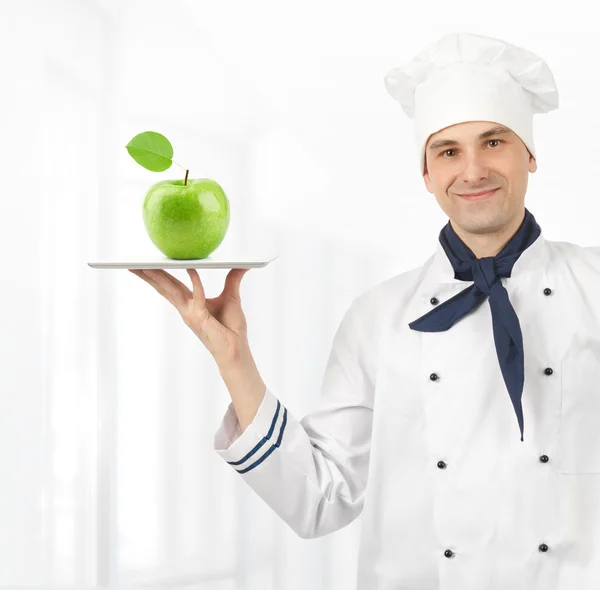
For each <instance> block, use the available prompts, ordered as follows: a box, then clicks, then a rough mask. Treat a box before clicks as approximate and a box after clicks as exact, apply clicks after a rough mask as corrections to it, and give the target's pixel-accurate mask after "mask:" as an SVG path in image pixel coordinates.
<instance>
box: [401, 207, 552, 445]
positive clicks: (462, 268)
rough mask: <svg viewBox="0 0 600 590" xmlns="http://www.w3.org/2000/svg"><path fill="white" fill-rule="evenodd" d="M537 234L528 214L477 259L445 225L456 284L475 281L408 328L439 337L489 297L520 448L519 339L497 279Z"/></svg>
mask: <svg viewBox="0 0 600 590" xmlns="http://www.w3.org/2000/svg"><path fill="white" fill-rule="evenodd" d="M541 231H542V230H541V228H540V226H539V225H538V224H537V222H536V220H535V217H534V216H533V215H532V214H531V213H530V212H529V211H528V210H527V208H526V209H525V218H524V219H523V223H522V224H521V226H520V227H519V229H518V230H517V232H516V233H515V235H514V236H513V237H512V238H511V239H510V241H509V242H508V243H507V244H506V245H505V246H504V248H502V250H501V251H500V252H498V254H496V256H487V257H485V258H475V254H473V252H472V250H471V249H470V248H469V247H468V246H467V245H466V244H465V243H464V242H463V241H462V240H461V239H460V238H459V237H458V235H457V234H456V232H455V231H454V229H453V228H452V225H451V224H450V222H448V223H447V224H446V225H445V226H444V227H443V229H442V231H441V232H440V243H441V244H442V246H443V248H444V250H445V252H446V255H447V256H448V259H449V260H450V262H451V263H452V267H453V268H454V273H455V278H457V279H459V280H461V281H474V283H473V285H471V286H470V287H468V288H467V289H464V290H463V291H461V292H460V293H458V294H457V295H455V296H454V297H452V298H451V299H448V300H447V301H445V302H444V303H442V304H441V305H439V306H438V307H436V308H435V309H432V310H431V311H429V312H427V313H426V314H425V315H423V316H421V317H420V318H418V319H416V320H414V321H413V322H411V323H410V324H408V325H409V327H410V328H412V329H413V330H417V331H420V332H443V331H445V330H448V329H449V328H451V327H452V326H453V325H454V324H455V323H456V322H458V320H460V319H461V318H463V317H464V316H466V315H467V314H469V313H471V311H473V310H474V309H476V308H477V307H478V306H479V305H481V304H482V303H483V302H484V300H485V298H486V297H488V296H489V298H490V308H491V311H492V326H493V330H494V342H495V344H496V354H497V355H498V361H499V363H500V369H501V371H502V376H503V377H504V383H505V384H506V387H507V388H508V393H509V395H510V399H511V400H512V404H513V407H514V409H515V413H516V414H517V420H518V422H519V428H520V429H521V442H522V441H523V408H522V406H521V396H522V393H523V382H524V379H525V370H524V357H523V335H522V333H521V326H520V324H519V318H518V317H517V314H516V313H515V310H514V308H513V306H512V304H511V302H510V299H509V298H508V292H507V291H506V289H505V287H504V285H503V284H502V282H501V281H500V277H510V275H511V272H512V268H513V265H514V263H515V262H516V260H517V259H518V258H519V256H521V254H522V253H523V251H524V250H526V249H527V248H529V246H531V244H533V242H535V240H536V239H537V237H538V236H539V235H540V233H541Z"/></svg>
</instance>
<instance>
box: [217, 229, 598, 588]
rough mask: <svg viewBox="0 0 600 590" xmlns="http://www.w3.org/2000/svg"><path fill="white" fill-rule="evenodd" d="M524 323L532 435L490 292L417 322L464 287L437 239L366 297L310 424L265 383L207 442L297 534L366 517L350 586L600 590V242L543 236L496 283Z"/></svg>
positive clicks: (318, 532) (347, 323)
mask: <svg viewBox="0 0 600 590" xmlns="http://www.w3.org/2000/svg"><path fill="white" fill-rule="evenodd" d="M500 280H501V281H502V284H503V285H504V287H505V288H506V290H507V291H508V295H509V298H510V301H511V303H512V305H513V307H514V309H515V311H516V313H517V316H518V318H519V322H520V325H521V330H522V333H523V344H524V362H525V381H524V387H523V396H522V403H523V414H524V434H523V438H524V441H521V440H520V437H521V434H520V431H519V425H518V422H517V417H516V414H515V411H514V409H513V406H512V403H511V399H510V396H509V393H508V390H507V388H506V385H505V383H504V380H503V378H502V374H501V370H500V365H499V362H498V357H497V354H496V347H495V344H494V337H493V331H492V317H491V311H490V306H489V300H485V301H484V303H483V304H482V305H480V306H479V307H478V308H476V309H475V310H474V311H472V312H471V313H470V314H469V315H467V316H466V317H464V318H463V319H462V320H460V321H459V322H457V323H456V324H455V325H454V326H452V327H451V328H450V329H449V330H447V331H444V332H419V331H415V330H412V329H410V328H409V327H408V324H409V322H411V321H413V320H415V319H416V318H418V317H420V316H422V315H423V314H425V313H426V312H428V311H430V310H431V309H432V308H433V306H434V305H439V304H441V303H443V302H444V301H446V300H448V299H450V298H451V297H453V296H454V295H456V294H457V293H459V292H460V291H462V290H463V289H466V288H468V287H469V286H470V285H471V284H472V283H471V282H469V281H460V280H458V279H455V278H454V270H453V268H452V265H451V263H450V261H449V260H448V257H447V256H446V253H445V251H444V249H443V248H442V245H441V244H440V243H439V242H438V246H437V250H436V252H435V254H434V255H433V256H432V257H431V258H429V259H428V260H427V261H426V262H425V263H424V264H423V265H422V266H419V267H417V268H415V269H413V270H409V271H407V272H404V273H402V274H399V275H396V276H394V277H392V278H390V279H387V280H385V281H383V282H381V283H379V284H377V285H375V286H374V287H371V288H370V289H369V290H368V291H366V292H364V293H362V294H361V295H359V296H358V297H356V298H355V299H354V300H353V301H352V303H351V305H350V306H349V308H348V310H347V311H346V313H345V315H344V316H343V319H342V321H341V323H340V326H339V328H338V330H337V332H336V334H335V337H334V340H333V344H332V349H331V353H330V357H329V360H328V363H327V365H326V369H325V375H324V379H323V385H322V389H321V392H320V401H319V404H318V407H317V408H316V409H315V411H314V412H312V413H310V414H308V415H307V416H305V417H304V418H303V419H302V420H300V421H298V419H297V418H296V417H295V416H293V415H292V414H291V413H290V412H288V411H287V408H286V407H285V405H284V404H283V403H282V401H281V400H280V399H279V398H278V397H277V396H276V394H275V392H274V391H272V390H271V389H270V388H269V387H268V386H267V389H266V392H265V396H264V399H263V400H262V403H261V405H260V407H259V409H258V412H257V414H256V416H255V417H254V420H253V421H252V423H251V424H250V425H249V426H248V427H247V429H246V430H245V431H244V432H243V433H241V434H240V427H239V423H238V421H237V418H236V414H235V410H234V408H233V404H230V405H229V407H228V409H227V411H226V413H225V415H224V417H223V420H222V422H221V424H220V426H219V428H218V430H217V432H216V434H215V437H214V449H215V451H216V452H217V453H218V454H219V455H220V456H221V457H222V458H223V459H225V460H226V461H227V462H228V463H229V464H230V465H231V466H232V468H233V469H235V470H236V471H237V472H238V473H239V474H240V476H241V477H242V478H243V480H244V481H245V482H246V483H247V484H248V485H249V486H250V487H251V488H252V489H253V490H255V491H256V493H257V494H259V495H260V496H261V497H262V499H263V500H264V501H265V502H266V503H267V504H268V505H269V506H270V507H271V508H272V509H273V510H274V511H275V512H276V513H277V514H278V515H279V516H280V517H281V518H282V519H283V520H284V521H285V522H286V523H287V524H288V525H289V526H290V527H291V528H292V529H293V530H294V531H295V532H296V533H297V534H298V535H299V536H300V537H302V538H305V539H310V538H315V537H321V536H323V535H327V534H329V533H332V532H334V531H336V530H339V529H341V528H342V527H344V526H346V525H347V524H349V523H350V522H352V521H353V520H354V519H355V518H357V517H358V516H359V515H360V514H361V513H362V516H363V520H362V523H361V525H362V526H361V538H360V550H359V563H358V571H357V590H400V589H410V590H417V589H427V590H437V589H441V590H483V589H487V590H537V589H539V590H592V589H594V590H598V589H600V247H584V246H579V245H576V244H572V243H569V242H558V241H550V240H545V239H544V237H543V234H540V235H539V236H538V238H537V240H536V241H535V242H534V243H533V244H532V245H531V246H530V247H529V248H527V249H526V250H525V251H524V252H523V253H522V254H521V256H520V257H519V258H518V259H517V260H516V262H515V264H514V266H513V270H512V276H510V277H502V278H501V279H500Z"/></svg>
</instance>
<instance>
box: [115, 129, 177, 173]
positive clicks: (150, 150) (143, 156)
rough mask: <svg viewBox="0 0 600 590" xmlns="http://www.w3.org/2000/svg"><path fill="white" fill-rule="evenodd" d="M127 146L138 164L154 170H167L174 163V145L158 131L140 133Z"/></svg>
mask: <svg viewBox="0 0 600 590" xmlns="http://www.w3.org/2000/svg"><path fill="white" fill-rule="evenodd" d="M125 147H126V148H127V151H128V152H129V155H130V156H131V157H132V158H133V159H134V160H135V161H136V162H137V163H138V164H140V165H141V166H143V167H144V168H146V169H148V170H151V171H152V172H162V171H163V170H167V168H169V167H170V166H171V164H172V163H173V160H172V159H171V158H173V146H172V145H171V143H170V142H169V140H168V139H167V138H166V137H165V136H164V135H161V134H160V133H156V131H144V132H143V133H138V135H136V136H135V137H134V138H133V139H132V140H131V141H130V142H129V143H128V144H127V145H126V146H125Z"/></svg>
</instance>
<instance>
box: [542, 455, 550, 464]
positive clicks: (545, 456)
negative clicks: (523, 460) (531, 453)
mask: <svg viewBox="0 0 600 590" xmlns="http://www.w3.org/2000/svg"><path fill="white" fill-rule="evenodd" d="M540 461H541V462H542V463H548V461H550V459H549V458H548V455H542V456H541V457H540Z"/></svg>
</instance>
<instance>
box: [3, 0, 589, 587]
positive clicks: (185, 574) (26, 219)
mask: <svg viewBox="0 0 600 590" xmlns="http://www.w3.org/2000/svg"><path fill="white" fill-rule="evenodd" d="M549 6H550V5H549V4H547V3H542V2H527V3H524V2H522V1H519V2H503V3H501V4H489V5H487V4H485V3H482V2H473V3H467V2H463V3H447V2H438V1H434V0H430V1H429V2H426V3H401V2H397V1H396V2H368V3H367V2H360V3H359V2H357V3H349V2H332V1H329V2H325V1H320V2H315V1H313V2H307V1H303V2H302V3H285V2H259V1H253V2H241V1H240V2H225V1H216V0H214V1H212V2H197V1H193V0H169V1H166V0H164V1H162V2H161V1H157V0H121V1H117V0H115V1H110V0H103V1H100V0H97V1H92V0H78V1H75V0H53V1H47V2H43V1H42V0H37V1H35V0H18V1H17V0H13V1H11V2H9V1H3V2H2V3H1V4H0V68H1V70H0V73H1V75H2V78H1V80H2V86H1V95H0V133H1V135H0V166H1V168H0V169H1V171H2V179H1V183H2V184H1V188H0V257H1V265H0V277H1V281H0V289H1V290H0V303H1V306H0V477H1V479H0V484H1V485H0V586H1V587H14V586H36V587H43V588H51V587H68V586H76V587H78V588H81V587H95V586H100V585H104V586H106V585H110V586H111V587H125V586H130V585H138V584H139V585H141V584H144V585H154V586H156V587H158V586H160V587H172V588H175V587H177V588H190V589H191V588H195V589H203V590H225V589H227V590H230V589H243V590H281V589H285V590H305V589H306V588H311V590H342V589H343V590H352V588H354V584H355V574H356V565H355V564H356V557H357V550H358V538H359V533H360V517H359V518H358V519H357V520H356V521H355V522H353V523H352V524H351V525H349V526H348V527H346V528H345V529H343V530H340V531H338V532H336V533H335V534H333V535H330V536H328V537H324V538H320V539H314V540H302V539H300V538H299V537H298V536H297V535H296V534H295V533H294V532H293V531H291V530H290V529H289V528H288V527H287V525H285V524H284V523H282V522H281V521H280V520H278V518H277V517H276V515H275V514H274V513H273V512H272V511H271V510H270V508H269V507H268V506H266V505H265V504H264V502H263V501H262V500H261V499H260V498H258V497H257V496H256V495H255V494H254V493H253V492H252V490H251V489H250V488H249V487H248V486H246V485H245V484H244V483H243V482H242V480H241V478H240V477H239V476H238V475H237V474H236V472H235V471H234V470H233V469H231V467H230V466H229V465H227V464H226V463H225V462H223V461H222V460H221V459H220V458H219V457H218V456H217V455H216V453H214V451H213V447H212V444H213V435H214V432H215V431H216V429H217V427H218V425H219V423H220V421H221V418H222V416H223V414H224V412H225V409H226V407H227V405H228V403H229V401H230V399H229V396H228V393H227V390H226V388H225V386H224V384H223V383H222V382H221V380H220V375H219V373H218V370H217V367H216V365H215V363H214V361H213V359H212V357H211V356H210V355H209V354H208V352H207V351H206V350H205V349H204V347H203V346H202V344H201V343H200V341H199V340H198V339H197V338H196V337H195V336H194V334H193V333H192V332H191V331H190V330H189V329H188V328H187V327H186V326H185V325H184V324H183V322H182V321H181V318H180V317H179V315H178V313H177V311H176V310H175V309H174V308H173V307H172V306H171V305H170V304H169V303H168V302H167V301H166V300H165V299H163V298H162V297H161V296H160V295H159V294H158V293H156V292H155V291H153V289H152V288H151V287H150V286H149V285H147V284H146V283H144V282H143V281H141V280H140V279H139V278H137V277H135V276H134V275H132V274H131V273H128V272H127V271H125V270H123V271H108V270H96V269H92V268H90V267H89V266H88V265H87V262H88V261H90V260H94V259H98V258H100V257H102V256H121V255H123V256H126V255H127V254H128V253H130V252H148V253H155V252H156V250H155V248H154V246H153V245H152V244H151V242H150V240H149V238H148V236H147V234H146V233H145V229H144V226H143V223H142V215H141V205H142V200H143V197H144V194H145V191H146V190H147V189H148V187H149V186H150V185H151V184H153V183H154V182H157V181H158V180H160V179H163V178H179V177H180V176H181V175H182V174H181V173H182V171H181V169H180V168H178V167H177V166H173V167H172V168H171V169H170V170H167V171H165V172H162V173H152V172H149V171H148V170H145V169H144V168H142V167H140V166H139V165H138V164H136V163H135V162H134V161H133V160H132V159H131V158H130V156H129V155H128V154H127V152H126V150H125V148H124V146H125V144H126V143H127V142H128V141H129V140H130V139H131V138H132V137H133V136H134V135H136V134H137V133H139V132H141V131H145V130H155V131H159V132H160V133H163V134H164V135H166V136H167V137H168V138H169V139H170V141H171V143H172V144H173V146H174V149H175V154H174V159H175V160H176V161H177V162H179V163H182V164H184V165H185V166H187V167H188V168H189V169H190V177H192V178H200V177H208V178H212V179H214V180H216V181H217V182H219V183H220V184H221V185H222V186H223V188H224V190H225V192H226V194H227V196H228V198H229V200H230V204H231V224H230V228H229V230H228V234H227V236H226V238H225V241H224V243H223V248H228V249H229V248H231V249H235V250H237V251H240V250H241V251H247V252H248V253H250V254H253V253H255V252H265V251H266V252H269V253H270V252H273V253H274V254H276V255H278V256H279V258H278V259H277V260H275V261H274V262H272V263H271V264H269V265H268V266H267V267H265V268H262V269H253V270H251V271H250V272H249V273H247V274H246V276H245V277H244V279H243V280H242V286H241V294H242V301H243V306H244V310H245V313H246V316H247V318H248V327H249V335H250V343H251V348H252V352H253V355H254V357H255V360H256V362H257V366H258V368H259V370H260V372H261V375H262V377H263V379H264V381H265V382H266V383H267V384H268V386H269V387H270V388H271V389H272V390H273V391H274V392H275V394H276V395H277V396H278V397H279V398H280V399H281V400H282V402H283V403H284V404H285V405H286V407H287V408H288V410H289V411H290V412H292V413H293V414H294V415H295V416H296V417H297V418H301V417H302V416H303V415H305V414H306V413H308V412H310V411H311V409H312V408H314V407H315V405H316V402H317V400H318V396H319V389H320V386H321V379H322V376H323V370H324V367H325V363H326V361H327V356H328V353H329V349H330V345H331V340H332V337H333V334H334V332H335V330H336V329H337V327H338V324H339V321H340V319H341V317H342V315H343V314H344V312H345V311H346V309H347V307H348V306H349V304H350V302H351V301H352V300H353V299H354V298H355V297H356V296H358V295H359V294H360V293H362V292H364V291H365V290H366V289H368V288H370V287H371V286H373V285H374V284H376V283H379V282H380V281H383V280H385V279H387V278H389V277H391V276H393V275H395V274H398V273H401V272H404V271H407V270H409V269H411V268H413V267H415V266H418V265H420V264H422V263H423V262H424V261H425V260H426V259H427V258H429V256H430V255H431V254H432V253H433V251H434V249H435V243H436V240H437V237H438V234H439V231H440V229H441V228H442V227H443V225H444V224H445V223H446V222H447V218H446V217H445V216H444V214H443V212H442V211H441V210H440V208H439V206H438V205H437V202H436V201H435V198H434V196H433V195H431V194H429V193H428V192H427V191H426V188H425V185H424V182H423V179H422V177H421V175H420V174H419V170H418V165H417V161H418V160H417V154H416V150H415V146H414V143H413V135H412V133H413V128H412V122H411V121H410V120H409V119H408V118H407V117H406V116H405V115H404V113H403V112H402V110H401V108H400V105H399V104H398V103H396V102H395V101H394V100H393V99H392V98H391V97H390V96H389V95H388V94H387V92H386V90H385V88H384V84H383V77H384V75H385V74H386V73H387V72H388V71H389V70H390V69H392V68H394V67H396V66H398V65H401V64H403V63H405V62H407V61H409V60H410V59H412V57H413V56H414V55H415V54H416V53H417V52H418V51H420V50H421V48H422V47H423V46H424V45H425V44H426V43H429V42H431V41H434V40H435V39H437V38H439V37H440V36H442V35H445V34H447V33H450V32H455V31H460V30H465V31H469V32H473V33H479V34H484V35H490V36H494V37H498V38H502V39H505V40H506V41H509V42H511V43H513V44H516V45H519V46H522V47H525V48H527V49H529V50H530V51H533V52H534V53H536V54H538V55H540V56H542V57H543V58H544V59H545V60H546V61H547V62H548V64H549V66H550V68H551V69H552V71H553V73H554V76H555V78H556V80H557V84H558V87H559V91H560V108H559V109H558V110H557V111H554V112H552V113H549V114H547V115H542V116H537V117H536V118H535V121H534V133H535V142H536V149H537V159H538V171H537V172H536V173H535V174H532V175H531V176H530V180H529V188H528V193H527V197H526V206H527V207H528V208H529V209H530V211H531V212H532V213H533V214H534V216H535V217H536V220H537V221H538V223H540V225H541V226H542V230H543V232H544V235H545V237H546V238H547V239H550V240H561V241H570V242H575V243H579V244H581V245H600V236H599V230H598V226H597V221H596V215H597V213H598V209H599V208H598V200H599V198H598V195H599V191H598V188H597V182H598V181H597V170H598V164H597V161H598V154H599V152H598V150H597V141H596V138H597V135H598V134H599V132H600V123H599V122H598V116H597V109H598V105H599V104H600V68H599V67H598V58H599V57H600V50H599V49H598V45H597V39H598V37H599V35H600V27H598V25H597V22H598V21H597V19H595V18H594V15H593V11H594V10H595V6H594V5H593V4H589V5H587V3H583V2H569V4H568V6H566V5H563V6H562V7H561V8H560V10H557V11H556V12H551V9H550V8H549ZM594 27H596V28H594ZM172 274H174V275H175V276H177V277H178V278H180V279H181V280H184V281H186V282H187V283H188V284H190V280H189V277H187V274H186V273H185V271H172ZM226 274H227V271H226V270H212V271H201V272H200V276H201V279H202V281H203V284H204V286H205V289H206V293H207V296H209V297H213V296H216V295H217V294H218V293H220V291H221V289H222V287H223V281H224V278H225V276H226Z"/></svg>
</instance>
